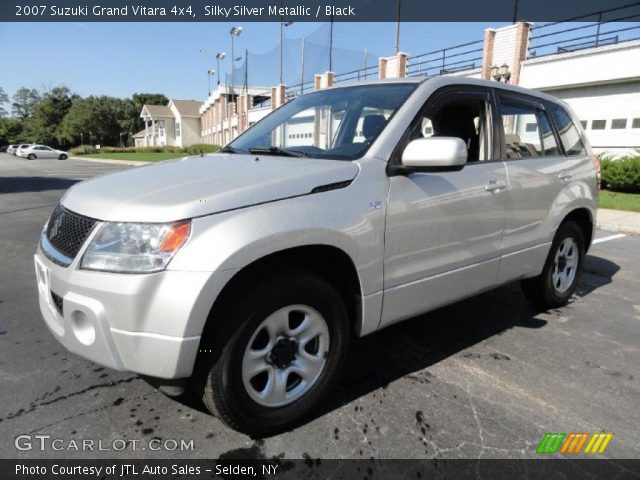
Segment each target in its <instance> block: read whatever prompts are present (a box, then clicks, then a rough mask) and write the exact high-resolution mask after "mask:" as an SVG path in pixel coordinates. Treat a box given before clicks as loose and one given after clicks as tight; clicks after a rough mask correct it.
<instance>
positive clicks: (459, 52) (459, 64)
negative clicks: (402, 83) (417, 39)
mask: <svg viewBox="0 0 640 480" xmlns="http://www.w3.org/2000/svg"><path fill="white" fill-rule="evenodd" d="M482 45H483V40H476V41H475V42H468V43H462V44H460V45H456V46H454V47H448V48H443V49H440V50H434V51H432V52H427V53H423V54H421V55H414V56H412V57H409V59H408V60H407V76H408V77H418V76H427V77H431V76H436V75H445V74H448V73H456V72H461V71H465V70H473V69H475V68H480V67H481V66H482Z"/></svg>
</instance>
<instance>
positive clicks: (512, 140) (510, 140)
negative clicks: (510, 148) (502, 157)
mask: <svg viewBox="0 0 640 480" xmlns="http://www.w3.org/2000/svg"><path fill="white" fill-rule="evenodd" d="M504 143H506V144H507V145H514V144H516V143H522V142H521V141H520V136H519V135H516V134H515V133H505V134H504Z"/></svg>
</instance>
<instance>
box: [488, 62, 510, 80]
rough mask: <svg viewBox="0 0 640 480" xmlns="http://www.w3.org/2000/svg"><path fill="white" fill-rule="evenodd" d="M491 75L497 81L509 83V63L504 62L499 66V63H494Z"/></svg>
mask: <svg viewBox="0 0 640 480" xmlns="http://www.w3.org/2000/svg"><path fill="white" fill-rule="evenodd" d="M491 77H492V78H493V79H494V80H495V81H496V82H503V83H509V80H510V79H511V72H510V71H509V65H507V64H506V63H503V64H502V65H500V66H499V67H498V66H497V65H494V66H493V67H491Z"/></svg>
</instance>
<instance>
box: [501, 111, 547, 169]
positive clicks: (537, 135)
mask: <svg viewBox="0 0 640 480" xmlns="http://www.w3.org/2000/svg"><path fill="white" fill-rule="evenodd" d="M538 112H539V110H538V109H537V108H535V107H534V106H529V105H526V104H520V103H517V102H512V101H510V100H505V99H502V100H501V102H500V116H501V118H502V128H503V131H504V143H505V150H506V155H507V159H511V158H528V157H541V156H543V155H544V148H543V144H542V137H541V134H542V127H544V125H540V123H539V118H540V116H539V115H538ZM547 129H548V130H551V129H550V127H548V126H547ZM551 137H552V138H553V133H551ZM554 143H555V142H554Z"/></svg>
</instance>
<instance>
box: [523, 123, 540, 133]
mask: <svg viewBox="0 0 640 480" xmlns="http://www.w3.org/2000/svg"><path fill="white" fill-rule="evenodd" d="M537 130H538V125H536V124H535V123H527V125H526V127H525V131H527V132H530V133H533V132H535V131H537Z"/></svg>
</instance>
